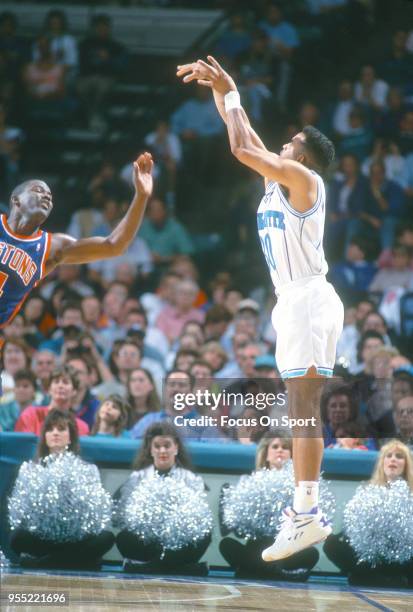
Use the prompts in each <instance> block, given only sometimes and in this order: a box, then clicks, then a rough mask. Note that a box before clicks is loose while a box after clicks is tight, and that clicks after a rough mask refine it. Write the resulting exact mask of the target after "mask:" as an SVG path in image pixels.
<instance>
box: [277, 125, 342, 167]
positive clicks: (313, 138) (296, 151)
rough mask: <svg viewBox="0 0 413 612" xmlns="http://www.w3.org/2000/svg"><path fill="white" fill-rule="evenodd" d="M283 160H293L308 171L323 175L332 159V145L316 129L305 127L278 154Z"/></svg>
mask: <svg viewBox="0 0 413 612" xmlns="http://www.w3.org/2000/svg"><path fill="white" fill-rule="evenodd" d="M280 157H283V158H284V159H294V160H295V161H297V162H299V163H300V164H303V165H304V166H306V167H307V168H309V169H310V170H315V171H316V172H318V173H320V174H323V173H324V172H325V171H326V170H327V168H328V166H329V165H330V164H331V162H332V161H333V159H334V145H333V143H332V142H331V140H329V139H328V138H327V136H324V134H322V133H321V132H320V131H319V130H317V128H315V127H313V126H312V125H306V126H305V127H304V128H303V129H302V131H301V132H299V133H298V134H296V135H295V136H294V137H293V138H292V139H291V141H290V142H288V143H287V144H285V145H284V146H283V148H282V150H281V152H280Z"/></svg>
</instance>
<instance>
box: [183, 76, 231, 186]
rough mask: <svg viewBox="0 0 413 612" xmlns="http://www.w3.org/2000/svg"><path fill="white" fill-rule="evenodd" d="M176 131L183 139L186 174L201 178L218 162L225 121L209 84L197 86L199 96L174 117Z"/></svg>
mask: <svg viewBox="0 0 413 612" xmlns="http://www.w3.org/2000/svg"><path fill="white" fill-rule="evenodd" d="M171 127H172V131H173V132H174V133H175V134H177V135H178V136H179V138H180V139H181V142H182V150H183V161H184V167H185V173H186V174H187V175H193V176H195V177H196V178H197V179H199V180H200V181H202V180H204V179H205V178H206V177H207V176H209V174H208V171H210V170H211V169H212V168H213V167H214V166H213V165H211V164H213V162H214V161H215V162H216V159H215V160H214V159H213V157H214V156H215V157H216V153H217V147H218V145H219V142H220V135H221V134H222V131H223V127H224V124H223V123H222V119H221V117H220V116H219V114H218V111H217V109H216V106H215V103H214V100H213V98H212V97H211V95H210V93H209V91H208V89H207V88H206V87H202V86H197V88H196V90H195V97H192V98H190V99H189V100H187V101H186V102H183V103H182V104H181V105H180V106H179V107H178V108H177V109H176V110H175V112H174V113H173V115H172V117H171Z"/></svg>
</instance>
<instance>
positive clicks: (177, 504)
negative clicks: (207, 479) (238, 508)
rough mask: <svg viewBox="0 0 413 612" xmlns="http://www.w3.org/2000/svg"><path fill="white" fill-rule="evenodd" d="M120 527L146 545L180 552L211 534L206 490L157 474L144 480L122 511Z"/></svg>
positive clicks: (210, 514) (132, 493)
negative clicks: (158, 545)
mask: <svg viewBox="0 0 413 612" xmlns="http://www.w3.org/2000/svg"><path fill="white" fill-rule="evenodd" d="M120 522H121V525H122V526H123V527H124V528H125V529H127V530H128V531H132V532H133V533H135V534H136V535H138V536H140V537H141V538H142V539H143V540H144V542H146V543H151V542H157V543H159V544H160V545H161V546H162V549H163V552H165V550H179V549H181V548H182V547H183V546H185V545H187V544H195V543H197V542H199V541H201V540H203V539H204V538H205V537H206V536H208V535H209V534H210V533H211V531H212V526H213V518H212V513H211V511H210V509H209V507H208V503H207V500H206V494H205V492H204V491H203V490H199V489H195V488H192V487H189V486H188V485H187V484H186V483H185V482H184V481H183V480H181V479H179V478H176V477H174V475H170V476H166V477H163V476H160V475H159V474H157V473H156V472H154V474H153V475H151V476H150V477H148V478H144V479H142V480H141V481H140V482H139V484H138V485H137V486H136V488H135V489H134V490H133V491H132V492H131V493H130V496H128V499H126V501H125V503H124V505H123V507H122V510H121V521H120Z"/></svg>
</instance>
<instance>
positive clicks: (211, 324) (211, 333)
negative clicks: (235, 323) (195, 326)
mask: <svg viewBox="0 0 413 612" xmlns="http://www.w3.org/2000/svg"><path fill="white" fill-rule="evenodd" d="M232 318H233V317H232V314H231V312H230V311H229V310H228V309H227V308H226V307H225V306H221V305H220V304H216V305H214V306H211V308H210V309H209V310H208V311H207V313H206V316H205V327H204V329H205V340H206V341H207V342H208V341H209V340H217V341H218V342H219V341H220V339H221V338H222V336H223V335H224V334H225V332H226V330H227V329H228V325H229V324H230V323H231V321H232Z"/></svg>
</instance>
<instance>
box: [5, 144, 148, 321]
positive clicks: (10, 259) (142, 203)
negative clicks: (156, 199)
mask: <svg viewBox="0 0 413 612" xmlns="http://www.w3.org/2000/svg"><path fill="white" fill-rule="evenodd" d="M152 168H153V161H152V156H151V155H150V153H142V155H140V156H139V157H138V159H137V160H136V161H135V162H134V165H133V169H134V184H135V196H134V198H133V200H132V203H131V205H130V206H129V209H128V211H127V212H126V214H125V216H124V217H123V219H122V220H121V221H120V222H119V223H118V225H117V226H116V227H115V229H114V230H113V231H112V233H111V234H110V235H109V236H106V237H98V236H95V237H90V238H83V239H81V240H75V239H74V238H72V237H71V236H67V235H66V234H50V233H48V232H44V231H42V230H40V229H39V228H40V226H41V225H43V223H44V222H45V221H46V219H47V218H48V217H49V215H50V213H51V211H52V208H53V202H52V194H51V191H50V189H49V187H48V185H47V184H46V183H44V182H43V181H40V180H37V179H34V180H30V181H26V182H24V183H22V184H21V185H18V186H17V187H16V188H15V189H14V190H13V193H12V194H11V198H10V212H9V214H8V216H7V218H6V215H1V217H0V329H1V328H4V327H5V326H6V325H7V324H8V323H10V321H11V320H12V319H13V318H14V317H15V316H16V314H17V313H18V311H19V310H20V308H21V306H22V305H23V302H24V300H25V299H26V298H27V296H28V295H29V294H30V292H31V290H32V289H33V288H34V287H35V286H36V285H37V284H38V283H39V282H40V280H41V279H42V278H44V277H45V276H46V275H47V274H49V273H50V272H51V271H52V270H54V268H55V267H56V266H58V265H60V264H84V263H89V262H92V261H98V260H101V259H108V258H110V257H117V256H118V255H121V254H122V253H124V252H125V251H126V249H127V248H128V246H129V245H130V244H131V242H132V240H133V239H134V237H135V235H136V232H137V230H138V228H139V226H140V224H141V222H142V219H143V215H144V212H145V208H146V203H147V201H148V198H149V196H150V195H151V193H152V188H153V180H152Z"/></svg>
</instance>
